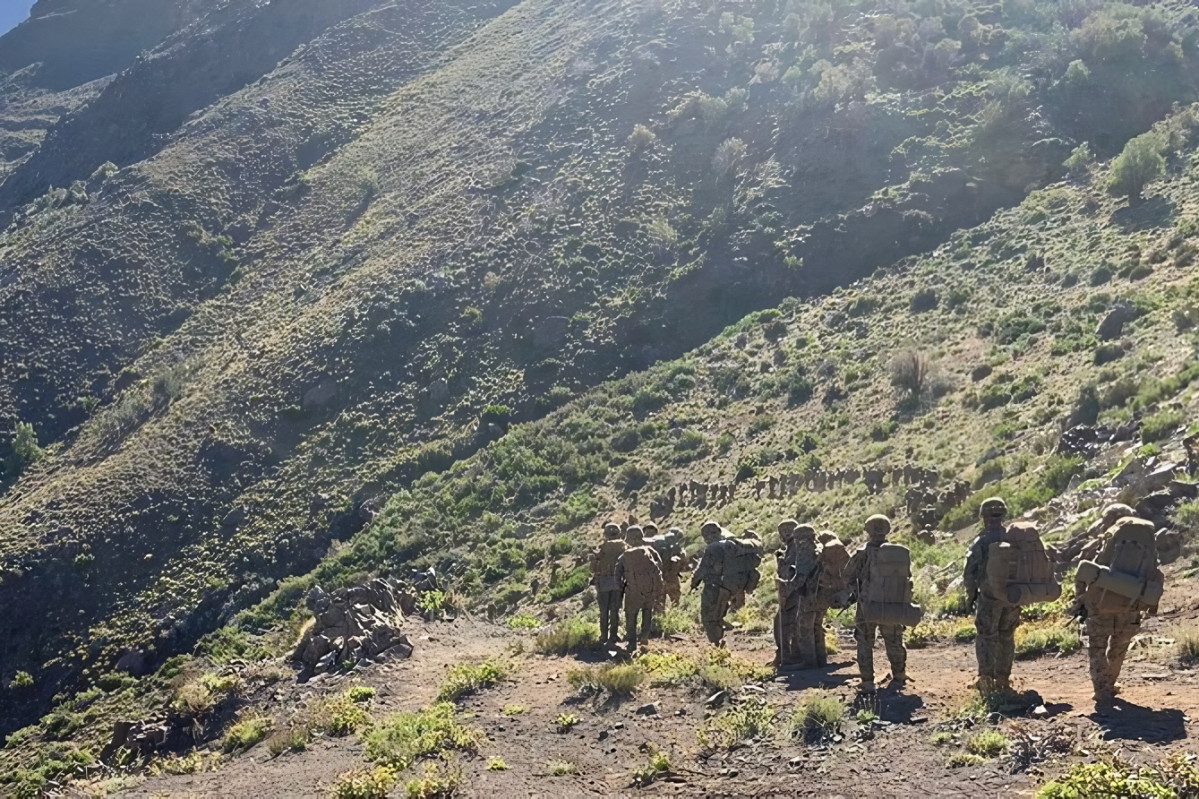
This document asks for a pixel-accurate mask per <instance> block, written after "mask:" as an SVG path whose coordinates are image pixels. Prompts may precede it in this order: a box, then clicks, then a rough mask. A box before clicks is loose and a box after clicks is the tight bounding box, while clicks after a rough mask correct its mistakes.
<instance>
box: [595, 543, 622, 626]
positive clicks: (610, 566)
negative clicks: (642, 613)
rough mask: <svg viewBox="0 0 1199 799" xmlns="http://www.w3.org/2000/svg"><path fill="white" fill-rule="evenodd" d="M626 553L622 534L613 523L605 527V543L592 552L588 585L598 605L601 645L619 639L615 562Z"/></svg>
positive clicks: (618, 583)
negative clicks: (589, 582)
mask: <svg viewBox="0 0 1199 799" xmlns="http://www.w3.org/2000/svg"><path fill="white" fill-rule="evenodd" d="M625 549H626V546H625V542H624V533H623V532H622V531H621V529H620V525H619V524H617V523H616V522H608V523H606V524H605V525H604V542H603V543H602V544H600V545H599V546H598V547H596V548H595V549H594V550H592V552H591V584H592V585H594V586H595V598H596V602H597V604H598V605H599V628H600V640H599V643H600V644H601V645H612V644H614V643H616V641H617V639H618V638H619V637H620V595H621V585H620V580H619V579H618V578H617V576H616V562H617V560H619V559H620V556H621V555H623V554H624V551H625Z"/></svg>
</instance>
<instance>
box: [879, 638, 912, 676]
mask: <svg viewBox="0 0 1199 799" xmlns="http://www.w3.org/2000/svg"><path fill="white" fill-rule="evenodd" d="M878 632H879V635H881V636H882V638H883V647H884V648H885V649H886V650H887V661H888V662H889V663H890V664H891V678H892V679H894V680H903V679H906V678H907V676H908V650H907V647H905V646H904V645H903V627H902V626H901V625H899V624H880V625H879V628H878Z"/></svg>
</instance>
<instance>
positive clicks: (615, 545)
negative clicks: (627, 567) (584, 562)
mask: <svg viewBox="0 0 1199 799" xmlns="http://www.w3.org/2000/svg"><path fill="white" fill-rule="evenodd" d="M624 551H625V542H624V541H623V540H619V539H618V540H614V541H605V542H604V543H602V544H600V545H599V546H598V547H596V548H595V549H594V550H592V552H591V576H592V577H611V576H612V575H613V574H615V573H616V561H617V559H618V558H619V557H620V556H621V555H623V554H624Z"/></svg>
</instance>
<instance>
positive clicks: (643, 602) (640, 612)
mask: <svg viewBox="0 0 1199 799" xmlns="http://www.w3.org/2000/svg"><path fill="white" fill-rule="evenodd" d="M625 542H626V543H627V544H628V548H627V549H626V550H625V551H624V554H622V555H621V556H620V558H618V559H617V561H616V579H617V580H619V581H620V583H621V584H622V585H623V586H624V615H625V627H626V632H627V634H628V641H629V651H630V652H632V651H634V650H635V649H636V648H637V643H638V634H637V622H638V620H639V619H640V620H641V635H640V641H641V642H642V643H644V642H645V641H646V639H648V638H649V637H650V633H651V628H652V626H653V621H654V607H655V606H656V605H657V604H658V602H659V600H660V598H661V596H662V561H661V560H660V559H659V558H658V553H657V552H655V551H654V548H653V547H651V546H647V545H646V543H645V537H644V533H643V532H642V529H641V528H640V527H638V526H637V525H632V526H630V527H629V529H628V530H626V531H625Z"/></svg>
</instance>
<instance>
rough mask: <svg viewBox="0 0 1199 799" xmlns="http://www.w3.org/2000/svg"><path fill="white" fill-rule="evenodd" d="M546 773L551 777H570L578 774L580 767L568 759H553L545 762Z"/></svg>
mask: <svg viewBox="0 0 1199 799" xmlns="http://www.w3.org/2000/svg"><path fill="white" fill-rule="evenodd" d="M545 773H546V774H549V775H550V776H551V777H568V776H570V775H571V774H578V773H579V767H578V766H576V765H575V764H574V763H571V762H570V761H567V760H551V761H550V762H548V763H546V764H545Z"/></svg>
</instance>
